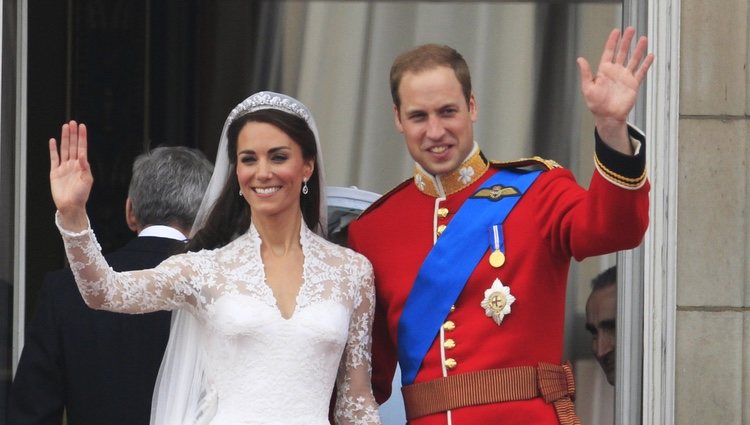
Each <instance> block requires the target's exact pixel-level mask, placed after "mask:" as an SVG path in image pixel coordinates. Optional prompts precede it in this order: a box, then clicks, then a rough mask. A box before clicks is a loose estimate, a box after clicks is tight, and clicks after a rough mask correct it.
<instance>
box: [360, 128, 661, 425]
mask: <svg viewBox="0 0 750 425" xmlns="http://www.w3.org/2000/svg"><path fill="white" fill-rule="evenodd" d="M635 136H637V135H634V137H635ZM639 140H641V139H640V138H639ZM643 142H645V141H643ZM608 155H609V156H613V158H609V157H608ZM642 155H643V153H641V156H636V157H632V158H631V157H624V156H622V157H620V156H619V155H616V154H614V153H612V152H610V151H608V150H607V148H606V147H605V146H603V142H601V141H600V140H597V160H599V161H601V162H602V163H603V164H605V165H606V166H607V167H606V170H610V172H612V173H614V171H617V173H618V175H621V180H622V181H623V182H629V183H630V184H631V185H632V188H629V189H626V188H623V187H621V186H624V184H621V185H617V184H614V183H613V181H612V178H611V176H605V175H604V174H603V173H604V171H595V172H594V174H593V176H592V180H591V184H590V187H589V189H588V190H584V189H583V188H581V187H580V186H578V184H577V183H576V182H575V179H574V178H573V175H572V174H571V173H570V172H569V171H567V170H565V169H563V168H559V166H556V164H548V161H538V162H540V163H541V164H543V165H545V166H546V168H549V170H547V171H544V172H543V173H542V174H541V175H540V176H539V177H538V178H537V180H536V181H535V182H534V183H533V184H532V186H531V187H530V188H529V190H528V191H527V192H526V194H525V195H524V196H523V197H522V198H521V199H520V201H519V202H518V204H517V205H516V207H515V208H514V209H513V210H512V211H511V213H510V215H508V217H507V219H506V220H505V222H504V223H502V224H503V229H502V232H503V234H504V242H505V248H506V250H505V255H506V262H505V264H504V265H502V266H501V267H499V268H496V267H493V266H491V265H490V262H489V253H490V250H489V249H488V250H487V251H486V252H485V254H484V257H483V258H482V259H481V260H480V261H479V263H478V264H477V266H476V267H475V268H474V269H473V271H472V273H471V275H470V277H469V278H468V280H467V282H466V286H464V288H463V291H462V292H461V293H460V295H459V296H458V299H456V300H455V302H454V305H453V309H452V310H451V312H449V313H448V315H447V317H446V319H445V322H444V323H443V326H442V332H440V331H439V330H438V329H429V330H428V329H425V332H431V335H435V334H437V336H436V337H435V339H434V341H433V343H432V346H431V347H430V348H429V351H428V352H427V353H426V355H425V358H424V360H423V362H422V364H421V367H420V369H419V371H418V373H417V375H416V379H415V382H417V383H419V382H427V381H432V380H435V379H438V378H440V377H443V376H453V375H458V374H462V373H467V372H476V371H481V370H488V369H495V368H505V367H515V366H535V365H537V364H538V363H539V362H547V363H557V364H559V363H560V362H561V360H562V355H563V352H562V348H563V321H564V316H565V314H564V313H565V288H566V283H567V274H568V267H569V264H570V261H571V257H574V258H576V259H579V260H580V259H582V258H585V257H590V256H593V255H600V254H604V253H607V252H613V251H616V250H620V249H627V248H631V247H633V246H636V245H638V243H639V242H640V240H641V238H642V237H643V234H644V232H645V229H646V227H647V224H648V190H649V186H648V182H647V181H645V176H644V175H643V170H644V162H643V161H644V158H643V156H642ZM481 158H482V157H481V154H480V153H477V154H476V155H474V156H473V157H472V158H471V159H469V160H467V162H466V163H465V164H464V165H465V166H464V167H462V168H461V170H460V172H459V171H457V172H456V173H455V174H456V175H449V176H445V177H444V178H443V180H442V182H441V186H442V187H443V188H444V191H445V196H444V197H440V198H438V197H437V196H435V195H432V194H430V193H429V188H430V186H429V185H430V182H429V181H428V180H427V178H428V177H427V176H426V175H424V174H419V173H418V174H417V175H416V176H415V178H414V179H410V180H408V181H407V182H405V183H404V184H402V185H400V186H399V187H397V188H396V189H394V190H393V191H391V192H390V193H389V194H386V195H384V196H383V197H381V198H380V199H379V200H378V202H376V203H374V204H373V205H372V206H371V207H370V208H369V209H368V210H367V211H366V212H365V213H363V214H362V215H361V216H360V217H359V218H358V219H357V220H355V221H354V222H352V224H351V225H350V228H349V243H350V244H349V246H350V247H351V248H353V249H354V250H355V251H358V252H360V253H362V254H364V255H365V256H366V257H367V258H368V259H369V260H370V261H371V262H372V265H373V268H374V271H375V288H376V293H377V294H376V295H377V300H376V312H375V320H374V324H373V343H372V350H373V357H372V369H373V372H372V379H373V391H374V393H375V397H376V399H377V400H378V402H380V403H382V402H384V401H385V400H386V399H387V398H388V397H389V396H390V392H391V381H392V378H393V374H394V370H395V368H396V361H397V356H396V353H397V348H398V324H399V320H400V318H401V313H402V311H403V308H404V305H405V303H406V300H407V299H408V297H409V294H410V291H411V289H412V286H413V283H414V279H415V278H416V276H417V273H418V271H419V268H420V266H421V264H422V262H423V260H424V259H425V257H426V256H427V254H428V253H429V251H430V250H431V249H432V246H433V243H434V238H435V235H437V237H439V235H440V234H441V233H442V231H444V229H445V228H446V226H451V225H452V224H451V219H452V218H453V217H454V214H455V213H456V212H457V211H458V210H459V209H460V208H461V206H462V205H463V203H464V201H465V200H466V199H467V198H468V197H469V196H470V195H473V194H475V193H476V192H477V190H478V189H480V188H481V187H484V186H483V184H484V182H485V181H486V180H487V179H488V178H489V177H490V176H491V175H493V174H494V173H496V172H497V171H498V170H500V169H502V168H506V167H508V166H525V165H528V163H529V162H531V161H521V162H519V163H517V164H499V163H492V164H489V165H487V163H486V161H484V160H482V159H481ZM486 167H489V168H486ZM601 168H602V169H604V167H601ZM618 183H619V182H618ZM498 224H500V223H498ZM486 234H487V236H486V237H480V238H478V239H477V240H476V241H471V242H472V243H478V244H482V245H483V246H485V247H488V248H489V246H490V242H491V240H490V237H489V236H490V235H491V233H490V232H489V229H488V232H486ZM495 279H499V280H500V281H501V282H502V283H503V284H504V285H505V286H508V287H509V288H510V292H511V294H512V295H513V296H514V297H515V298H516V300H515V302H514V303H513V304H512V307H511V311H510V314H508V315H507V316H505V318H504V320H503V321H502V323H501V324H500V325H498V324H497V323H496V322H495V321H493V320H492V318H490V317H488V316H487V315H486V311H485V309H484V308H483V307H482V306H481V303H482V301H483V300H484V299H485V297H486V296H487V293H486V292H485V291H487V290H488V289H490V288H491V286H492V285H493V282H494V281H495ZM450 415H451V416H450V419H451V421H450V422H449V421H448V416H447V414H446V413H444V412H443V413H437V414H433V415H428V416H423V417H420V418H416V419H414V420H412V421H410V424H412V425H438V424H442V425H445V424H446V423H452V424H453V425H466V424H481V423H501V422H502V423H503V424H507V425H532V424H533V425H541V424H544V425H551V424H556V423H558V419H557V417H556V414H555V411H554V409H553V407H552V405H548V404H545V402H544V401H543V400H542V399H541V398H539V397H537V398H534V399H531V400H527V401H511V402H506V403H498V404H485V405H479V406H469V407H463V408H459V409H454V410H453V411H452V412H451V414H450ZM498 418H502V419H498Z"/></svg>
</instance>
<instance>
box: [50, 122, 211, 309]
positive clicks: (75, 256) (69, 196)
mask: <svg viewBox="0 0 750 425" xmlns="http://www.w3.org/2000/svg"><path fill="white" fill-rule="evenodd" d="M87 151H88V134H87V131H86V126H85V125H84V124H78V123H76V122H75V121H70V122H69V123H67V124H64V125H63V126H62V131H61V133H60V146H59V151H58V145H57V141H56V140H55V139H50V140H49V152H50V174H49V175H50V188H51V191H52V200H53V201H54V203H55V206H56V207H57V213H56V214H55V222H56V224H57V227H58V229H59V230H60V233H61V234H62V237H63V242H64V243H65V253H66V255H67V257H68V261H69V262H70V268H71V270H72V272H73V274H74V276H75V279H76V284H77V285H78V289H79V291H80V292H81V295H82V296H83V299H84V301H86V304H87V305H88V306H89V307H92V308H97V309H103V310H110V311H117V312H121V313H146V312H151V311H156V310H171V309H174V308H177V307H179V306H181V305H185V304H188V305H193V306H194V305H196V304H197V301H196V300H197V296H196V294H197V289H196V288H194V287H193V286H192V285H191V282H192V281H193V280H194V279H193V278H194V277H195V276H194V272H195V270H196V268H195V267H194V266H197V264H196V260H194V259H191V258H190V257H192V256H193V255H180V256H176V257H173V258H172V259H170V260H168V261H165V262H164V263H162V265H160V266H159V267H157V268H155V269H150V270H142V271H136V272H123V273H117V272H115V271H114V270H113V269H112V268H111V267H109V265H108V264H107V262H106V260H105V259H104V257H103V256H102V254H101V249H100V247H99V244H98V243H97V241H96V237H95V236H94V233H93V231H92V230H91V227H90V225H89V220H88V216H87V215H86V202H87V201H88V198H89V195H90V193H91V187H92V185H93V182H94V179H93V177H92V174H91V168H90V166H89V163H88V155H87Z"/></svg>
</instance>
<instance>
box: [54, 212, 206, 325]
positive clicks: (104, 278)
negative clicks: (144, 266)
mask: <svg viewBox="0 0 750 425" xmlns="http://www.w3.org/2000/svg"><path fill="white" fill-rule="evenodd" d="M57 214H59V213H56V214H55V224H56V225H57V228H58V229H59V230H60V234H61V235H62V238H63V243H64V244H65V254H66V255H67V256H68V261H69V262H70V269H71V271H72V272H73V275H74V276H75V280H76V284H77V285H78V290H79V291H80V292H81V296H82V297H83V299H84V301H86V304H87V305H88V306H89V307H92V308H96V309H100V310H109V311H115V312H119V313H148V312H152V311H157V310H172V309H175V308H177V307H181V306H185V305H188V306H189V305H192V306H195V305H196V300H197V290H196V289H195V288H193V287H192V286H191V285H190V281H191V279H189V278H188V276H190V275H191V274H192V273H191V272H192V269H191V267H189V262H188V261H185V259H183V260H182V261H180V260H179V259H177V258H175V257H172V258H173V259H174V260H172V261H170V260H167V261H165V262H164V263H162V264H161V265H159V266H158V267H157V268H154V269H149V270H140V271H133V272H121V273H118V272H115V271H114V270H113V269H112V268H111V267H110V266H109V264H107V260H105V258H104V256H103V255H102V253H101V247H100V246H99V243H98V242H97V240H96V236H95V235H94V232H93V230H91V227H90V225H89V227H88V228H87V229H85V230H83V231H81V232H77V233H74V232H70V231H67V230H65V229H63V228H62V226H61V225H60V222H59V220H58V215H57ZM179 257H186V256H179Z"/></svg>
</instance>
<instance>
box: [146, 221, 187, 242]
mask: <svg viewBox="0 0 750 425" xmlns="http://www.w3.org/2000/svg"><path fill="white" fill-rule="evenodd" d="M142 236H156V237H159V238H168V239H175V240H178V241H184V240H186V239H187V236H185V235H183V234H182V232H180V231H179V230H177V229H175V228H174V227H169V226H163V225H160V224H155V225H153V226H148V227H146V228H145V229H143V230H141V233H139V234H138V237H142Z"/></svg>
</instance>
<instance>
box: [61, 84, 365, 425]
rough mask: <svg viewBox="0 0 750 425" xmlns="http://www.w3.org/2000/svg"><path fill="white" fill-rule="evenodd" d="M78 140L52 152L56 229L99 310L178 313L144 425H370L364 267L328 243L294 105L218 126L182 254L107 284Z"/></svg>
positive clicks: (314, 160)
mask: <svg viewBox="0 0 750 425" xmlns="http://www.w3.org/2000/svg"><path fill="white" fill-rule="evenodd" d="M87 143H88V140H87V131H86V127H85V125H84V124H78V123H76V122H75V121H71V122H69V123H67V124H64V125H63V126H62V131H61V135H60V146H59V151H58V146H57V141H56V140H55V139H50V141H49V150H50V185H51V188H52V197H53V200H54V202H55V206H56V207H57V213H56V215H55V221H56V223H57V226H58V228H59V230H60V233H61V234H62V237H63V241H64V243H65V250H66V253H67V256H68V259H69V261H70V264H71V269H72V270H73V272H74V274H75V277H76V282H77V284H78V288H79V290H80V292H81V295H82V296H83V298H84V299H85V301H86V303H87V304H88V305H89V306H91V307H93V308H97V309H104V310H110V311H117V312H124V313H146V312H151V311H155V310H175V311H176V313H175V314H174V315H173V316H174V318H173V323H172V330H171V333H170V342H169V345H168V347H167V352H166V353H165V356H164V360H163V362H162V366H161V370H160V372H159V379H158V381H157V385H156V389H155V390H154V398H153V406H152V414H151V423H152V424H158V425H172V424H180V425H182V424H211V425H235V424H237V425H239V424H306V425H310V424H314V425H317V424H320V425H323V424H328V408H329V402H330V401H331V394H332V391H333V389H334V385H335V388H336V410H335V412H334V415H335V419H336V423H340V424H379V423H380V419H379V417H378V411H377V404H376V402H375V400H374V398H373V396H372V390H371V387H370V344H371V328H372V318H373V311H374V303H375V296H374V289H373V274H372V267H371V265H370V263H369V262H368V261H367V260H366V259H365V258H364V257H363V256H361V255H359V254H356V253H354V252H353V251H351V250H349V249H346V248H343V247H340V246H338V245H335V244H333V243H330V242H328V241H326V240H325V239H323V238H322V237H321V236H319V234H320V233H321V232H322V229H325V216H326V203H325V194H324V188H325V185H324V178H323V172H322V161H321V151H320V143H319V140H318V135H317V129H316V127H315V122H314V120H313V118H312V115H311V114H310V112H309V111H308V110H307V108H306V107H305V106H304V105H302V103H300V102H299V101H297V100H296V99H293V98H291V97H288V96H285V95H281V94H278V93H272V92H260V93H256V94H254V95H252V96H250V97H249V98H247V99H245V100H244V101H243V102H242V103H240V104H239V105H237V107H236V108H234V110H232V112H231V113H230V114H229V116H228V117H227V120H226V123H225V124H224V129H223V131H222V136H221V140H220V144H219V150H218V153H217V160H216V164H215V169H214V175H213V177H212V180H211V183H210V185H209V188H208V190H207V192H206V196H205V197H204V200H203V203H202V204H201V210H200V212H199V215H198V218H196V223H195V225H194V226H193V232H195V234H194V235H193V237H192V239H191V241H190V242H189V244H188V246H187V250H188V251H190V252H186V253H183V254H179V255H175V256H173V257H171V258H169V259H167V260H166V261H164V262H163V263H162V264H160V265H159V266H157V267H156V268H154V269H150V270H142V271H134V272H123V273H116V272H114V271H113V270H112V269H111V268H110V267H109V266H108V265H107V263H106V262H105V260H104V258H103V257H102V255H101V253H100V248H99V245H98V243H97V241H96V238H95V236H94V234H93V232H92V230H91V228H90V225H89V222H88V217H87V215H86V201H87V199H88V197H89V193H90V191H91V187H92V184H93V178H92V176H91V171H90V169H89V164H88V161H87Z"/></svg>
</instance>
